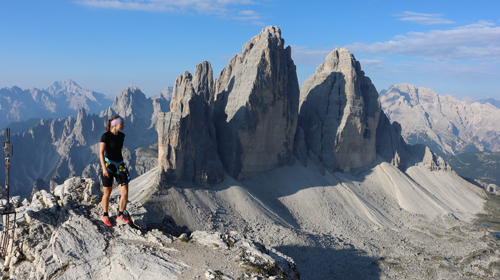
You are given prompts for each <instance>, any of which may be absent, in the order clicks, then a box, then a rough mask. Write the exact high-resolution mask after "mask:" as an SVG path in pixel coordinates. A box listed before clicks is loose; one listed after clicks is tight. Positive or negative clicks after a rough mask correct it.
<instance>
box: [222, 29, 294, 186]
mask: <svg viewBox="0 0 500 280" xmlns="http://www.w3.org/2000/svg"><path fill="white" fill-rule="evenodd" d="M295 69H296V68H295V64H294V63H293V60H292V58H291V48H290V47H287V48H285V47H284V40H283V39H282V38H281V30H280V29H279V28H278V27H273V26H269V27H266V28H265V29H263V30H262V32H261V33H260V34H258V35H257V36H255V37H253V38H252V39H251V40H250V41H248V42H247V43H246V44H245V45H244V46H243V51H242V52H241V53H239V54H238V55H236V56H235V57H233V58H232V59H231V61H230V62H229V64H228V65H227V66H226V67H225V68H224V69H223V70H222V71H221V73H220V74H219V77H218V78H217V80H216V81H215V106H214V124H215V128H216V131H217V143H218V150H219V155H220V159H221V161H222V164H223V166H224V167H225V169H226V170H227V171H228V173H229V174H230V175H231V176H233V177H235V178H237V179H242V178H247V177H251V176H254V175H256V174H258V173H260V172H263V171H268V170H271V169H273V168H275V167H279V166H283V165H285V164H287V163H288V162H289V160H290V156H291V153H292V151H293V141H294V137H295V131H296V123H297V112H298V99H299V85H298V81H297V74H296V70H295Z"/></svg>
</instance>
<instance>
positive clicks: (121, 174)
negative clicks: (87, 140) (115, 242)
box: [99, 116, 130, 226]
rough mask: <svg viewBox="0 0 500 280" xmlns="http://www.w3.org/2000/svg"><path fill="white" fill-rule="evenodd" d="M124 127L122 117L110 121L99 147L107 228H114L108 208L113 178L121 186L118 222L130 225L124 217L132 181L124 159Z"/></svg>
mask: <svg viewBox="0 0 500 280" xmlns="http://www.w3.org/2000/svg"><path fill="white" fill-rule="evenodd" d="M124 127H125V124H124V122H123V118H122V117H120V116H114V117H112V118H111V119H110V120H108V123H107V125H106V132H105V133H104V134H103V135H102V136H101V144H100V147H99V157H100V159H101V167H102V174H101V178H102V186H103V189H104V194H103V196H102V209H103V211H104V214H103V215H102V217H101V220H102V221H103V222H104V223H105V224H106V225H107V226H112V224H111V220H110V219H109V214H108V206H109V197H110V195H111V191H112V190H113V178H115V179H116V182H117V183H118V184H119V185H120V192H121V198H120V202H119V207H118V216H117V217H116V221H117V222H119V223H122V224H128V223H130V221H129V220H128V219H127V218H126V217H125V216H124V215H123V211H125V206H127V200H128V182H129V181H130V176H129V174H128V170H127V167H126V166H125V163H124V162H123V157H122V148H123V140H124V139H125V134H123V133H122V132H121V131H123V128H124Z"/></svg>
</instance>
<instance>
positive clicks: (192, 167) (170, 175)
mask: <svg viewBox="0 0 500 280" xmlns="http://www.w3.org/2000/svg"><path fill="white" fill-rule="evenodd" d="M212 75H213V74H212V68H211V66H210V63H209V62H202V63H201V64H200V65H198V66H197V67H196V70H195V74H194V78H193V76H192V75H191V74H190V73H189V72H187V71H186V72H185V73H184V75H182V76H179V77H177V79H176V81H175V86H174V90H173V95H172V102H171V103H170V112H168V113H160V115H159V120H158V126H157V128H158V166H159V168H160V170H161V180H162V181H163V182H167V183H172V182H177V181H180V180H184V181H189V182H193V183H196V184H203V185H212V184H215V183H218V182H221V181H222V179H223V169H222V165H221V163H220V160H219V156H218V154H217V144H216V139H215V128H214V125H213V124H212V121H211V120H212V112H211V108H210V100H211V99H210V98H211V95H212V93H211V88H212V86H211V83H212V80H213V79H212ZM207 99H208V100H207Z"/></svg>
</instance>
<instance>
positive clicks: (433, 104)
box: [380, 84, 500, 156]
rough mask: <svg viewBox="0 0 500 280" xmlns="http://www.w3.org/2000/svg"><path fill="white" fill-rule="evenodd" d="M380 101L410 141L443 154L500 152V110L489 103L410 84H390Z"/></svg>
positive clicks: (404, 136) (390, 117)
mask: <svg viewBox="0 0 500 280" xmlns="http://www.w3.org/2000/svg"><path fill="white" fill-rule="evenodd" d="M380 101H381V104H382V107H383V109H384V111H385V112H386V113H387V116H388V117H389V119H390V120H391V122H394V121H397V122H398V123H400V124H401V126H402V136H403V138H404V139H405V141H406V142H407V143H409V144H424V145H426V146H428V147H429V148H430V149H431V150H432V151H433V152H435V153H437V154H438V155H440V156H449V155H453V154H457V153H464V152H472V151H490V152H496V151H500V141H498V140H499V139H500V122H498V116H499V115H500V109H499V108H497V107H495V106H493V105H491V104H490V103H484V104H481V102H472V103H471V102H469V101H467V100H462V101H459V100H457V99H455V98H453V97H451V96H449V95H445V96H441V95H438V94H437V93H435V92H434V91H432V90H431V89H429V88H424V87H419V88H417V87H416V86H413V85H409V84H400V85H394V86H391V87H390V88H389V90H387V91H385V92H384V93H383V94H381V95H380Z"/></svg>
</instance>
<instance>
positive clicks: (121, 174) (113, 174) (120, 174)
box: [101, 161, 130, 187]
mask: <svg viewBox="0 0 500 280" xmlns="http://www.w3.org/2000/svg"><path fill="white" fill-rule="evenodd" d="M106 169H107V170H108V174H109V177H105V176H103V175H102V172H101V180H102V185H103V187H112V186H113V178H115V179H116V182H117V183H118V184H119V185H120V186H121V185H125V184H127V183H128V182H130V175H129V174H128V169H127V167H126V166H125V163H124V162H123V161H122V162H120V163H117V162H113V161H106Z"/></svg>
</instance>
